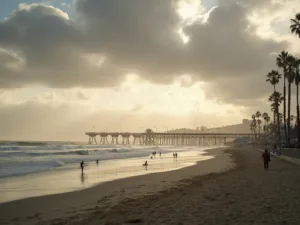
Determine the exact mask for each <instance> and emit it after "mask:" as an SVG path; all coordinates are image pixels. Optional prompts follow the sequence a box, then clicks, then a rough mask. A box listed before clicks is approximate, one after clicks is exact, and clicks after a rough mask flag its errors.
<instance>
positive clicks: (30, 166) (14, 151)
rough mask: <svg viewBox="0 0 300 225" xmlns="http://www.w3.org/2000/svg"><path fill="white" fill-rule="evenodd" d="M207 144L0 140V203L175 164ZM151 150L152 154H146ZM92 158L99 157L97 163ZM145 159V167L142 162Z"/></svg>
mask: <svg viewBox="0 0 300 225" xmlns="http://www.w3.org/2000/svg"><path fill="white" fill-rule="evenodd" d="M210 148H215V147H211V146H210V147H179V146H176V147H175V146H114V145H76V144H71V143H70V144H66V143H62V144H58V143H55V144H53V143H39V144H24V143H22V144H19V143H10V144H2V145H1V146H0V186H1V188H0V189H1V195H0V203H3V202H8V201H13V200H17V199H24V198H28V197H35V196H43V195H49V194H57V193H65V192H70V191H75V190H81V189H84V188H88V187H91V186H94V185H96V184H99V183H103V182H107V181H112V180H116V179H121V178H127V177H132V176H138V175H143V174H149V173H157V172H165V171H170V170H176V169H180V168H183V167H186V166H191V165H194V164H195V163H196V162H197V161H201V160H207V159H210V158H212V156H204V155H203V153H204V150H207V149H210ZM153 152H156V156H155V157H152V159H151V155H152V153H153ZM174 152H177V153H178V158H173V153H174ZM159 153H161V156H160V155H159ZM82 160H83V161H84V163H85V165H86V167H85V169H84V174H83V175H82V174H81V170H80V166H79V164H80V162H81V161H82ZM96 160H99V164H98V165H97V164H96ZM146 160H147V161H148V164H149V166H148V167H147V168H145V167H143V166H142V164H143V163H144V162H145V161H146Z"/></svg>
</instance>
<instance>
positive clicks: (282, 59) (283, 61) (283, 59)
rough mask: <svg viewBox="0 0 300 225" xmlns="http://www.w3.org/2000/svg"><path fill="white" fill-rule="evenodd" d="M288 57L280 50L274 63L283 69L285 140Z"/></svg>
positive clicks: (285, 134)
mask: <svg viewBox="0 0 300 225" xmlns="http://www.w3.org/2000/svg"><path fill="white" fill-rule="evenodd" d="M288 57H289V53H288V52H285V51H282V52H281V53H280V54H279V55H278V56H277V59H276V64H277V66H278V67H279V68H282V70H283V121H284V137H285V140H287V136H288V134H287V129H286V85H285V79H286V77H287V70H288V62H287V59H288Z"/></svg>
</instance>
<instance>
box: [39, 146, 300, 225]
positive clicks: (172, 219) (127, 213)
mask: <svg viewBox="0 0 300 225" xmlns="http://www.w3.org/2000/svg"><path fill="white" fill-rule="evenodd" d="M230 152H231V153H232V155H233V157H234V159H235V162H236V164H237V167H236V168H235V169H232V170H230V171H228V172H225V173H221V174H220V173H219V174H216V173H214V174H210V175H205V176H198V177H196V178H193V179H189V180H185V181H184V182H179V183H178V185H177V187H176V188H171V189H168V190H165V191H161V192H159V193H156V194H153V195H149V196H144V197H141V198H138V199H127V200H124V201H122V202H120V203H119V204H117V205H116V206H113V207H112V208H110V209H109V210H107V209H105V208H99V209H97V210H96V211H94V212H91V213H90V214H88V215H84V216H80V215H79V216H78V217H77V218H74V217H73V219H77V220H81V221H77V222H76V220H69V221H68V220H56V221H52V223H50V224H79V225H81V224H84V225H86V224H87V225H89V224H90V225H96V224H97V225H98V224H107V225H108V224H111V225H112V224H115V225H116V224H176V225H179V224H205V225H209V224H228V225H229V224H230V225H234V224H239V225H244V224H245V225H246V224H256V225H257V224H264V225H265V224H272V225H275V224H292V225H296V224H300V216H299V215H300V202H299V198H300V182H299V177H300V170H299V166H296V165H294V164H290V163H288V162H285V161H283V160H280V159H277V158H274V157H272V158H271V164H270V170H268V171H264V170H263V164H262V160H261V153H260V152H258V151H255V150H254V149H251V148H236V149H234V148H232V149H231V150H230ZM41 224H44V223H41Z"/></svg>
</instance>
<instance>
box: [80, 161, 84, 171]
mask: <svg viewBox="0 0 300 225" xmlns="http://www.w3.org/2000/svg"><path fill="white" fill-rule="evenodd" d="M80 168H81V174H83V168H84V162H83V161H81V163H80Z"/></svg>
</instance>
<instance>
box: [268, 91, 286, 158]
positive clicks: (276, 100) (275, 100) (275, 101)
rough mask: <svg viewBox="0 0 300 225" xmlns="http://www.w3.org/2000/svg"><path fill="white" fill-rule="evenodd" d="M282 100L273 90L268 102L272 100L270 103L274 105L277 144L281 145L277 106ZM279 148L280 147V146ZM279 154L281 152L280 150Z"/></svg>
mask: <svg viewBox="0 0 300 225" xmlns="http://www.w3.org/2000/svg"><path fill="white" fill-rule="evenodd" d="M282 100H283V97H282V94H281V93H279V92H278V91H274V92H273V93H272V95H271V96H270V97H269V102H272V105H273V106H275V113H276V115H277V135H278V140H279V145H280V146H281V135H280V118H279V106H280V104H281V102H282ZM280 149H281V148H280ZM280 154H281V152H280Z"/></svg>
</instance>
